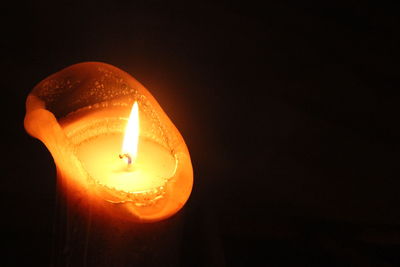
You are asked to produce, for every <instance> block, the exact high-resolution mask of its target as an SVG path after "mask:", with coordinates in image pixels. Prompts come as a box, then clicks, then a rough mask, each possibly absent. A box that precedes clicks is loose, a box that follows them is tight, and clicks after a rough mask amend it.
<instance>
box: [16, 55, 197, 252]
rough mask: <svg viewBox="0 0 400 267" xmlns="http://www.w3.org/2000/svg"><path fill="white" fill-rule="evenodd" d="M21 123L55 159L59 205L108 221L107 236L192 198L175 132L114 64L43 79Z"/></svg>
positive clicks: (165, 214)
mask: <svg viewBox="0 0 400 267" xmlns="http://www.w3.org/2000/svg"><path fill="white" fill-rule="evenodd" d="M82 81H85V82H82ZM132 100H135V102H134V103H133V105H132ZM139 108H140V121H139ZM129 114H130V115H129ZM128 116H129V118H128ZM139 123H140V124H139ZM24 126H25V129H26V131H27V132H28V133H29V134H30V135H32V136H33V137H35V138H38V139H39V140H41V141H42V142H43V143H44V144H45V145H46V147H47V148H48V150H49V151H50V153H51V155H52V156H53V158H54V161H55V164H56V166H57V184H58V185H60V186H59V188H58V190H59V193H60V194H62V195H63V196H65V197H66V198H65V199H66V200H65V203H64V204H63V205H65V207H64V208H66V209H68V210H69V211H71V212H74V213H76V214H79V218H81V216H82V218H85V220H86V222H87V223H88V222H90V223H91V224H93V225H94V224H96V223H98V224H99V225H109V229H110V232H109V233H104V235H107V236H108V235H110V236H111V233H114V231H115V226H118V227H120V228H121V229H118V231H120V232H121V233H123V232H124V230H127V229H125V226H126V225H128V224H123V223H122V222H124V221H134V222H156V221H160V220H164V219H167V218H169V217H171V216H172V215H174V214H175V213H177V212H178V211H179V210H180V209H181V208H182V207H183V206H184V205H185V203H186V201H187V200H188V198H189V196H190V193H191V191H192V186H193V168H192V163H191V159H190V154H189V151H188V148H187V146H186V144H185V141H184V140H183V137H182V136H181V134H180V133H179V130H178V129H177V128H176V127H175V125H174V124H173V123H172V121H171V120H170V119H169V118H168V116H167V114H166V113H165V112H164V111H163V109H162V108H161V107H160V105H159V104H158V102H157V100H156V99H155V98H154V97H153V96H152V95H151V93H150V92H149V91H148V90H147V89H146V88H145V87H144V86H143V85H141V84H140V83H139V82H138V81H137V80H136V79H135V78H133V77H132V76H130V75H129V74H128V73H126V72H124V71H122V70H120V69H118V68H116V67H114V66H111V65H109V64H105V63H101V62H84V63H79V64H75V65H72V66H69V67H67V68H65V69H63V70H61V71H59V72H57V73H54V74H52V75H51V76H49V77H47V78H46V79H44V80H43V81H41V82H40V83H38V84H37V85H36V86H35V88H34V89H33V90H32V92H31V93H30V94H29V96H28V98H27V101H26V115H25V120H24ZM139 126H140V127H139ZM139 128H140V129H139ZM139 131H140V132H139ZM139 139H140V145H139ZM120 153H122V154H120ZM118 154H119V157H118ZM120 158H121V159H124V160H121V159H120ZM126 162H127V163H128V167H127V166H126ZM132 163H133V164H132ZM130 164H131V165H132V166H131V167H129V165H130ZM89 211H90V212H89ZM110 247H111V245H110Z"/></svg>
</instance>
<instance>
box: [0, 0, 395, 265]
mask: <svg viewBox="0 0 400 267" xmlns="http://www.w3.org/2000/svg"><path fill="white" fill-rule="evenodd" d="M320 2H321V1H315V2H311V1H308V2H307V1H306V2H304V1H291V2H279V3H271V2H266V3H263V5H261V4H256V3H251V2H241V1H230V2H218V1H217V2H214V1H198V2H197V1H196V2H190V1H188V2H180V3H176V2H175V3H168V2H167V1H165V2H162V1H127V2H118V3H117V2H113V1H107V2H100V1H98V2H84V3H76V2H69V1H65V2H60V1H51V2H50V1H47V2H37V1H32V3H31V4H29V5H22V4H21V3H15V5H13V6H10V7H9V6H4V7H3V8H2V11H1V13H2V20H3V21H2V28H3V29H4V30H3V34H2V36H3V38H2V46H3V49H2V72H1V73H2V77H1V89H2V104H1V106H2V109H3V110H2V117H1V118H2V123H1V124H2V129H1V133H2V142H1V143H2V161H1V162H2V165H3V166H2V169H1V176H2V177H1V180H0V181H1V182H0V186H1V187H0V190H1V191H0V199H1V202H0V203H1V223H0V229H1V242H2V243H3V244H4V246H5V249H3V250H2V253H4V257H2V260H1V261H2V262H5V263H6V264H5V266H13V265H16V266H18V265H21V266H28V265H29V266H32V265H38V266H42V265H44V266H45V265H47V264H48V263H49V261H50V251H51V240H52V224H53V211H54V199H55V166H54V163H53V161H52V158H51V156H50V154H49V153H48V151H47V150H46V148H45V147H44V145H42V144H41V143H40V142H39V141H38V140H35V139H33V138H31V137H30V136H28V135H27V134H26V133H25V131H24V129H23V117H24V114H25V108H24V104H25V103H24V102H25V99H26V96H27V95H28V94H29V92H30V90H31V89H32V88H33V87H34V86H35V84H36V83H38V82H39V81H41V80H42V79H44V78H45V77H47V76H48V75H50V74H52V73H54V72H56V71H58V70H60V69H62V68H64V67H67V66H69V65H71V64H74V63H78V62H82V61H103V62H107V63H110V64H112V65H115V66H117V67H119V68H121V69H123V70H125V71H127V72H128V73H130V74H131V75H132V76H134V77H135V78H136V79H137V80H139V81H140V82H141V83H142V84H143V85H144V86H145V87H146V88H148V89H149V91H150V92H151V93H152V94H153V96H154V97H155V98H156V99H157V100H158V102H159V103H160V105H161V106H162V107H163V108H164V110H165V111H166V113H167V114H168V115H169V117H170V118H171V120H172V121H173V122H174V123H175V125H176V126H177V128H178V129H179V130H180V132H181V134H182V135H183V137H184V138H185V141H186V143H187V145H188V147H189V150H190V153H191V156H192V162H193V167H194V173H195V184H194V189H193V193H192V196H191V198H190V200H189V201H188V203H187V204H186V207H185V209H184V211H182V212H183V213H185V214H186V217H185V218H186V219H185V227H184V233H185V235H184V240H185V247H184V248H183V249H182V263H183V265H187V266H211V265H219V266H223V265H226V266H253V265H255V264H256V263H258V264H259V265H264V266H398V265H400V256H399V255H400V254H399V251H400V226H399V224H400V216H399V204H400V198H399V194H398V191H399V188H400V181H399V175H398V174H399V172H398V166H399V165H398V159H399V153H398V148H399V144H398V137H399V133H400V128H399V126H398V124H399V119H398V115H399V112H398V111H399V106H398V102H399V97H398V92H397V91H398V88H399V80H398V69H399V66H398V59H397V58H398V52H397V50H398V49H399V47H400V46H399V31H398V28H399V21H398V14H397V13H396V9H395V8H394V7H392V6H383V5H380V6H379V5H377V3H374V4H368V2H361V3H358V2H355V1H343V2H341V1H339V2H336V3H335V4H334V5H328V4H322V3H320ZM322 2H324V1H322ZM259 261H260V262H259Z"/></svg>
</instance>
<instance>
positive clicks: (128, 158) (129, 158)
mask: <svg viewBox="0 0 400 267" xmlns="http://www.w3.org/2000/svg"><path fill="white" fill-rule="evenodd" d="M119 158H120V159H123V158H127V160H128V165H131V164H132V156H131V155H129V154H128V153H125V154H119Z"/></svg>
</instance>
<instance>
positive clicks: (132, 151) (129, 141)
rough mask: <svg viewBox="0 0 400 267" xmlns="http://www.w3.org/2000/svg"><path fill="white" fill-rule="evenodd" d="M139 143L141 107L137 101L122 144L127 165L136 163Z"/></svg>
mask: <svg viewBox="0 0 400 267" xmlns="http://www.w3.org/2000/svg"><path fill="white" fill-rule="evenodd" d="M138 142H139V107H138V103H137V102H136V101H135V103H134V104H133V107H132V111H131V115H130V116H129V120H128V124H127V125H126V129H125V136H124V142H123V143H122V155H123V156H121V155H120V157H121V158H122V157H124V158H125V157H126V160H127V163H128V164H131V163H133V162H135V159H136V156H137V150H138Z"/></svg>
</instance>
